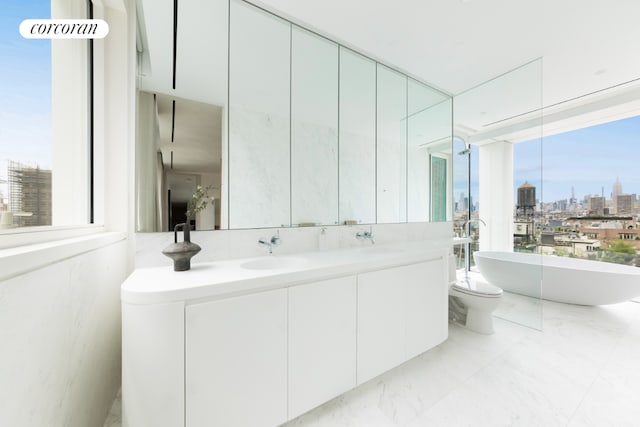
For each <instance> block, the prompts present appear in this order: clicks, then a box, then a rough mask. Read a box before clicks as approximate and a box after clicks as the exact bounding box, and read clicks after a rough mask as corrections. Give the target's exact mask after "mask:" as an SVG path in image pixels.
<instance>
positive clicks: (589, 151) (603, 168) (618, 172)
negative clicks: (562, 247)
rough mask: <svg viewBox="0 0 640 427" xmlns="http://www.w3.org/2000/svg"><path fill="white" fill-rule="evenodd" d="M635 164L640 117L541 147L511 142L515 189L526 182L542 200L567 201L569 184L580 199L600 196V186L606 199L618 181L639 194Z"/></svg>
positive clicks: (554, 138)
mask: <svg viewBox="0 0 640 427" xmlns="http://www.w3.org/2000/svg"><path fill="white" fill-rule="evenodd" d="M639 162H640V116H636V117H631V118H628V119H623V120H618V121H614V122H609V123H605V124H601V125H597V126H592V127H588V128H583V129H578V130H574V131H571V132H566V133H562V134H558V135H553V136H548V137H545V138H543V140H542V144H540V142H539V141H526V142H522V143H519V144H515V146H514V171H513V172H514V186H515V187H516V188H517V187H518V186H520V185H522V184H523V183H524V182H525V181H527V180H528V181H529V182H530V183H532V184H534V185H536V197H538V198H541V199H542V201H544V202H553V201H556V200H562V199H568V198H570V197H571V187H572V186H573V187H574V188H575V196H576V197H577V198H578V200H582V198H583V197H584V196H587V195H593V194H597V195H601V194H602V187H604V195H605V197H607V198H609V197H611V192H612V190H613V184H614V183H615V181H616V178H619V179H620V182H621V183H622V190H623V192H624V193H627V194H633V193H635V194H640V167H639V166H640V163H639ZM540 166H542V168H541V167H540ZM541 180H542V188H541V190H540V182H541ZM540 196H542V197H540Z"/></svg>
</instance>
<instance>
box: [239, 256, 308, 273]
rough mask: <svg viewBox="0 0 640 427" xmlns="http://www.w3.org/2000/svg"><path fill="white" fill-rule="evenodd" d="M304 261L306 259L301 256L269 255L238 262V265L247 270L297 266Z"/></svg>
mask: <svg viewBox="0 0 640 427" xmlns="http://www.w3.org/2000/svg"><path fill="white" fill-rule="evenodd" d="M305 263H306V261H305V260H304V259H302V258H289V257H287V258H280V257H269V258H260V259H254V260H252V261H247V262H245V263H242V264H240V267H242V268H246V269H247V270H275V269H278V268H291V267H298V266H300V265H303V264H305Z"/></svg>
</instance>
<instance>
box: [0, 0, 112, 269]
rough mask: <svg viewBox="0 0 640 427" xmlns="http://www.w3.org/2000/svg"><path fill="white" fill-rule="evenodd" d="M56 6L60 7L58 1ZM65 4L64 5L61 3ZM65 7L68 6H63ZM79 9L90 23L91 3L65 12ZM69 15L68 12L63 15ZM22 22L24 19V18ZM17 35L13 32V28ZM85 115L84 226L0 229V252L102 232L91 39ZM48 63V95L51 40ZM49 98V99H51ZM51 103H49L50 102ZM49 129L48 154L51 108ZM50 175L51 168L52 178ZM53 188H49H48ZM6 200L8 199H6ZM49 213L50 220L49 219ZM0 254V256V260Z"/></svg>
mask: <svg viewBox="0 0 640 427" xmlns="http://www.w3.org/2000/svg"><path fill="white" fill-rule="evenodd" d="M54 3H56V0H52V1H51V16H52V17H53V15H54V8H55V7H56V6H55V5H54ZM57 3H63V2H61V1H58V2H57ZM64 3H67V2H64ZM67 4H69V3H67ZM77 7H83V8H84V11H85V15H86V17H87V19H93V2H92V0H76V1H75V2H73V3H72V5H70V6H69V9H73V8H77ZM58 8H60V7H58ZM66 12H67V13H69V14H71V12H70V11H66ZM25 19H26V17H25ZM16 31H17V28H16ZM86 42H87V43H86V52H87V53H86V64H85V70H86V80H87V87H86V93H85V95H86V104H84V105H85V107H86V112H87V116H86V118H87V121H86V124H85V125H84V126H86V130H87V132H86V140H85V143H86V149H87V159H86V163H85V164H83V165H82V166H80V168H83V169H84V170H85V171H86V172H85V173H84V175H85V176H84V178H85V179H86V181H87V184H86V185H87V190H88V191H87V194H86V201H85V202H86V203H83V205H84V206H81V205H80V204H78V205H77V206H75V208H76V209H82V210H85V209H86V222H79V223H78V224H65V225H54V224H52V225H41V226H25V227H16V228H8V229H0V251H1V250H3V249H10V248H14V247H19V246H25V245H32V244H39V243H44V242H51V241H55V240H62V239H67V238H73V237H78V236H83V235H87V234H94V233H100V232H103V231H105V228H104V226H102V225H99V224H96V223H95V217H96V215H95V193H96V191H95V185H96V180H95V177H94V172H95V159H94V152H95V138H94V119H95V117H94V113H95V108H94V84H95V74H94V44H93V43H94V41H93V39H86ZM51 43H52V45H51V63H52V67H51V68H52V70H51V73H52V78H51V91H52V92H53V90H54V89H53V87H54V85H55V82H54V76H53V74H54V70H53V67H54V66H53V61H54V59H53V57H54V55H55V54H54V46H53V43H54V40H51ZM52 97H53V95H52ZM52 103H53V100H52ZM51 116H52V118H51V121H52V123H51V127H52V138H51V145H52V151H53V150H54V149H55V147H53V146H54V141H53V140H54V137H53V134H54V123H53V122H54V111H53V106H52V111H51ZM53 173H54V171H53V168H52V174H53ZM52 185H53V184H52ZM7 196H8V195H7ZM54 204H55V196H53V195H52V206H53V205H54ZM52 209H53V207H52ZM53 216H54V215H53V212H52V217H53ZM1 256H2V253H0V257H1Z"/></svg>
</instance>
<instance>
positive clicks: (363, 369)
mask: <svg viewBox="0 0 640 427" xmlns="http://www.w3.org/2000/svg"><path fill="white" fill-rule="evenodd" d="M444 271H445V264H444V259H442V258H438V259H434V260H431V261H426V262H421V263H417V264H411V265H405V266H400V267H394V268H388V269H384V270H379V271H372V272H368V273H363V274H359V275H358V339H357V341H358V344H357V345H358V362H357V363H358V373H357V379H358V384H362V383H364V382H366V381H368V380H370V379H371V378H374V377H376V376H378V375H380V374H381V373H383V372H385V371H388V370H389V369H391V368H393V367H395V366H398V365H399V364H401V363H402V362H405V361H407V360H409V359H411V358H412V357H414V356H417V355H418V354H420V353H422V352H424V351H426V350H428V349H429V348H431V347H433V346H435V345H437V344H439V343H441V342H442V341H444V340H445V339H446V337H447V288H446V281H445V280H444V279H445V278H444Z"/></svg>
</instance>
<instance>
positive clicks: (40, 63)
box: [0, 0, 92, 233]
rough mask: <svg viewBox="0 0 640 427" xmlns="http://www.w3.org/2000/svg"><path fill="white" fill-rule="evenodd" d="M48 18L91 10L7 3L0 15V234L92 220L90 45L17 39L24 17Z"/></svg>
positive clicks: (44, 0) (77, 1)
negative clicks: (14, 230)
mask: <svg viewBox="0 0 640 427" xmlns="http://www.w3.org/2000/svg"><path fill="white" fill-rule="evenodd" d="M49 17H52V18H86V17H91V5H90V2H89V1H86V0H74V1H61V0H36V1H30V2H10V3H8V4H7V5H5V6H4V7H3V13H2V15H1V16H0V62H1V63H2V65H3V66H2V67H1V68H0V93H2V97H1V98H0V229H1V230H0V232H5V233H6V232H7V230H12V229H16V228H24V227H34V226H51V225H54V226H56V225H84V224H88V223H91V222H92V218H91V216H92V214H91V210H92V209H91V204H92V203H91V200H92V194H91V191H92V189H91V163H92V162H91V150H92V147H91V139H92V138H91V92H92V91H91V56H92V55H91V49H92V45H91V42H90V41H89V40H84V39H75V40H71V39H57V40H49V39H25V38H23V37H22V36H21V35H20V33H19V26H20V23H21V22H22V21H23V20H24V19H34V18H49Z"/></svg>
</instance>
